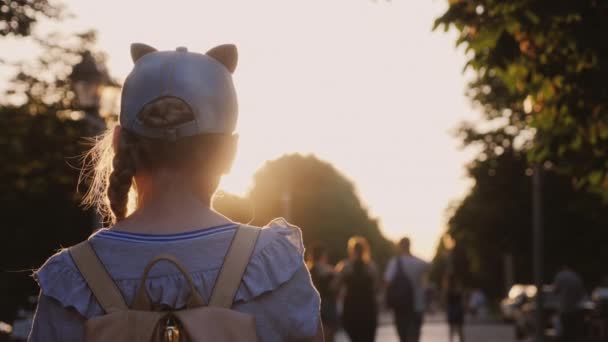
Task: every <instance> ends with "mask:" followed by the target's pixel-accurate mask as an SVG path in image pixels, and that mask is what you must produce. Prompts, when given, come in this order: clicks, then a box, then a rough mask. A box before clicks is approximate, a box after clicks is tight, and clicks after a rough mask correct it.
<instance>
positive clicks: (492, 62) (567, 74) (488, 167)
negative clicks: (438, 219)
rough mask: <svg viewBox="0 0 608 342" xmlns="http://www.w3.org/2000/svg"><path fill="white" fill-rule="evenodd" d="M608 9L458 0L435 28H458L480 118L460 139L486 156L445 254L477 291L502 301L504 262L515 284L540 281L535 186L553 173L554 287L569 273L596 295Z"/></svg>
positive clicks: (604, 187)
mask: <svg viewBox="0 0 608 342" xmlns="http://www.w3.org/2000/svg"><path fill="white" fill-rule="evenodd" d="M607 14H608V4H606V3H605V2H601V1H594V0H584V1H562V0H557V1H554V0H550V1H547V0H542V1H529V0H516V1H493V0H450V1H449V7H448V9H447V10H446V12H445V13H444V14H443V15H442V16H441V17H439V18H438V19H437V21H436V23H435V26H436V28H439V27H443V28H445V29H446V30H447V29H450V28H452V29H455V30H456V31H457V32H458V34H459V35H458V39H457V42H456V44H457V45H463V46H464V47H465V50H466V56H467V64H466V65H465V69H469V70H472V71H473V74H474V77H473V79H472V81H471V82H470V83H469V85H468V90H467V95H468V96H469V97H470V98H471V100H472V102H473V103H474V104H475V105H476V106H477V107H478V108H479V109H481V112H482V114H483V119H482V120H481V121H480V122H474V123H472V122H465V123H463V124H462V126H461V127H460V128H459V129H458V134H457V137H458V138H459V139H460V140H461V141H462V142H463V145H464V146H465V147H469V148H476V149H478V154H477V157H476V158H475V160H473V161H472V162H471V163H470V164H469V165H468V166H467V172H468V175H469V177H470V178H472V179H473V180H474V185H473V187H472V189H471V191H470V193H469V194H468V195H466V196H465V198H464V199H463V200H462V201H460V202H459V203H456V204H454V205H453V206H452V207H451V208H450V210H449V212H448V213H449V221H448V233H449V234H450V235H451V236H453V237H454V238H455V240H456V241H457V245H456V248H455V250H454V251H452V253H448V252H447V251H445V250H444V249H445V248H444V247H443V246H440V248H439V249H438V253H437V257H436V263H435V265H436V268H435V274H434V276H435V278H439V277H440V274H441V272H440V270H445V269H446V267H448V266H447V265H446V260H447V258H446V255H448V254H452V257H451V258H450V260H451V261H450V262H451V263H452V267H454V268H455V269H456V272H458V273H459V274H461V275H463V277H464V278H466V280H467V282H468V284H469V285H471V286H481V287H483V288H484V289H485V290H486V291H488V292H489V293H491V294H493V295H494V296H498V295H500V294H503V293H504V290H505V288H504V287H505V286H504V285H505V284H504V278H503V276H504V274H503V260H504V257H505V256H507V255H511V256H513V258H514V271H515V281H518V282H526V283H530V282H531V281H532V263H531V260H532V233H531V232H532V212H531V207H532V203H531V201H532V184H531V177H530V175H531V174H532V170H533V167H532V165H534V164H535V163H540V164H542V165H543V169H544V172H543V174H544V177H543V178H544V185H543V188H542V193H543V197H544V203H543V204H544V220H545V231H546V233H545V241H544V243H545V245H546V250H545V253H544V259H545V265H546V277H545V278H546V279H545V281H547V282H548V281H550V280H551V275H552V273H553V272H555V271H556V269H557V267H558V266H560V265H561V264H564V263H567V264H570V265H572V266H574V268H575V269H576V270H578V271H579V272H581V273H582V274H583V275H584V277H585V280H586V281H587V285H588V286H593V285H595V284H597V283H598V281H599V277H600V276H601V274H599V271H598V269H599V268H600V265H602V264H603V263H605V262H606V260H608V255H606V254H605V253H604V252H603V248H602V246H603V245H605V244H606V242H608V232H607V231H606V229H605V228H606V226H607V225H608V216H607V215H606V214H605V213H606V202H605V201H606V199H608V196H607V195H608V181H607V177H606V175H607V171H608V158H607V154H608V108H606V103H607V100H608V88H607V87H606V86H605V81H604V80H605V79H606V76H607V75H608V74H607V72H608V71H607V70H608V69H607V68H606V66H607V64H608V40H607V39H608V36H606V35H604V34H603V33H601V32H605V31H606V29H607V28H608V27H607V25H608V20H606V19H608V18H607Z"/></svg>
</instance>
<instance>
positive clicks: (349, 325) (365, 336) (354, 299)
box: [336, 236, 379, 342]
mask: <svg viewBox="0 0 608 342" xmlns="http://www.w3.org/2000/svg"><path fill="white" fill-rule="evenodd" d="M348 256H349V258H348V259H347V260H345V261H342V262H341V263H340V264H338V266H337V267H336V268H337V270H338V274H339V276H338V286H339V287H341V288H342V290H343V293H344V299H343V309H342V323H343V325H344V330H346V333H347V335H348V337H349V338H350V340H351V341H353V342H358V341H360V342H371V341H374V339H375V338H376V328H377V326H378V304H377V300H376V294H377V293H378V285H379V278H378V277H379V275H378V269H377V268H376V265H375V263H374V262H373V261H372V260H371V256H370V250H369V244H368V243H367V240H365V238H363V237H360V236H355V237H352V238H350V239H349V240H348Z"/></svg>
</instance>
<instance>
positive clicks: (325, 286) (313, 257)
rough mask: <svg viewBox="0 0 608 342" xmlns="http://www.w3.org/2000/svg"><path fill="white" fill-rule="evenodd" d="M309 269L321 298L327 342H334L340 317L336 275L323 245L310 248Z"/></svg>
mask: <svg viewBox="0 0 608 342" xmlns="http://www.w3.org/2000/svg"><path fill="white" fill-rule="evenodd" d="M308 267H309V270H310V276H311V278H312V282H313V284H314V285H315V288H316V289H317V291H319V295H320V296H321V322H322V323H323V335H324V336H325V342H333V341H334V337H335V335H336V331H337V330H338V325H339V317H338V308H337V307H336V288H335V282H336V273H335V272H334V268H333V266H331V265H330V264H329V263H328V262H327V249H326V248H325V246H324V245H323V244H321V243H316V244H314V245H312V246H311V247H310V254H309V256H308Z"/></svg>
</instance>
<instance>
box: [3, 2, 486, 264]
mask: <svg viewBox="0 0 608 342" xmlns="http://www.w3.org/2000/svg"><path fill="white" fill-rule="evenodd" d="M63 3H65V5H66V6H67V8H68V9H69V10H70V12H72V13H73V14H74V15H75V17H74V18H72V19H69V20H66V21H63V22H61V23H58V24H43V25H41V26H39V28H38V32H41V33H44V31H49V32H50V31H53V30H61V31H64V32H78V31H83V30H86V29H90V28H93V29H96V30H97V31H98V34H99V43H98V46H99V48H100V49H101V50H103V51H105V52H106V53H107V54H108V57H109V59H108V68H109V70H110V72H111V74H112V75H113V76H115V77H116V78H117V79H119V80H122V79H124V78H125V77H126V75H127V74H128V72H129V71H130V69H131V67H132V65H133V63H132V61H131V59H130V55H129V45H130V44H131V43H133V42H142V43H146V44H149V45H152V46H154V47H156V48H158V49H161V50H163V49H164V50H167V49H174V48H176V47H178V46H186V47H188V48H189V50H190V51H200V52H205V51H207V50H208V49H210V48H212V47H213V46H215V45H218V44H222V43H234V44H236V45H237V47H238V49H239V64H238V67H237V69H236V72H235V73H234V82H235V86H236V88H237V93H238V96H239V108H240V118H239V124H238V129H237V130H238V133H239V135H240V150H239V152H238V155H237V159H236V161H235V164H234V167H233V170H232V173H231V174H230V175H229V176H228V177H226V178H225V179H224V180H223V182H222V186H221V187H222V188H223V189H224V190H226V191H227V192H232V193H236V194H244V193H245V192H246V191H247V189H248V188H249V187H250V186H251V176H252V175H253V173H254V172H255V170H257V169H258V168H260V167H261V166H262V165H263V163H264V162H265V161H266V160H270V159H274V158H277V157H279V156H281V155H282V154H285V153H292V152H299V153H303V154H309V153H312V154H315V155H316V156H318V157H319V158H321V159H323V160H326V161H329V162H331V163H332V164H333V165H334V166H335V167H336V168H337V169H338V170H340V171H341V172H342V173H343V174H344V175H345V176H346V177H347V178H348V179H350V180H351V181H353V182H354V184H355V185H356V188H357V191H358V194H359V196H360V198H361V200H362V202H363V203H364V205H365V206H366V207H367V208H368V209H369V211H370V213H371V215H372V216H374V217H377V218H378V219H379V221H380V224H381V229H382V231H383V233H384V234H385V235H386V236H387V237H388V238H391V239H398V238H400V237H401V236H403V235H408V236H410V237H411V239H412V243H413V246H412V248H413V252H414V253H415V254H418V255H420V256H421V257H423V258H427V259H430V258H432V256H433V255H434V251H435V248H436V246H437V243H438V241H439V237H440V236H441V234H442V233H443V232H444V231H445V228H446V227H445V221H446V215H445V213H446V208H447V207H448V205H449V204H450V203H451V202H453V201H454V200H458V199H460V198H462V197H463V196H464V194H466V192H467V190H468V189H469V187H470V181H469V180H467V179H466V177H465V170H464V165H465V163H466V162H467V161H468V160H470V159H471V156H472V154H471V152H470V151H462V150H460V148H459V142H458V140H457V139H455V138H454V137H453V136H452V134H451V133H452V132H453V130H454V129H455V127H456V126H457V125H458V123H459V122H460V121H462V120H465V119H475V118H477V115H476V113H475V111H474V110H473V108H472V107H471V105H470V102H469V100H468V99H467V98H466V97H465V96H464V89H465V85H466V79H467V76H466V75H464V74H463V73H462V68H463V66H464V64H465V59H464V53H463V51H462V49H456V48H455V45H454V43H455V40H456V38H455V37H456V35H455V32H448V33H444V32H443V30H438V31H436V32H432V31H431V29H432V26H433V21H434V19H435V18H436V17H438V16H439V15H440V14H441V13H442V12H443V11H444V10H445V8H446V6H447V0H392V1H382V0H306V1H295V0H293V1H292V0H256V1H251V0H249V1H247V0H242V1H236V0H234V1H233V0H221V1H210V0H192V1H185V0H175V1H170V2H169V1H156V0H146V1H144V0H136V1H135V0H130V1H123V0H104V1H84V0H81V1H77V0H64V1H63ZM19 44H20V43H18V42H10V41H5V42H4V43H3V44H0V51H5V52H6V55H9V56H5V55H4V53H3V56H1V57H3V58H7V57H8V59H9V60H10V58H11V57H13V58H14V57H17V55H18V54H20V53H21V54H23V53H24V52H23V51H26V50H27V48H26V47H20V46H19ZM3 46H4V47H3ZM9 46H12V47H13V48H11V49H8V48H7V47H9ZM9 50H10V52H9Z"/></svg>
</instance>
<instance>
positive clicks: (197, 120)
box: [29, 44, 323, 342]
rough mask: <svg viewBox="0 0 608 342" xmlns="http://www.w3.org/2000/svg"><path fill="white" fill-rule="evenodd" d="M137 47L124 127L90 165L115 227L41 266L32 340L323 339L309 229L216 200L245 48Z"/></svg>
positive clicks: (232, 144)
mask: <svg viewBox="0 0 608 342" xmlns="http://www.w3.org/2000/svg"><path fill="white" fill-rule="evenodd" d="M131 56H132V58H133V61H134V63H135V65H134V67H133V70H132V71H131V73H130V74H129V75H128V77H127V78H126V80H125V83H124V87H123V89H122V101H121V111H120V117H119V121H120V124H119V125H117V126H116V127H115V128H113V129H109V130H108V132H107V133H106V134H105V136H103V138H101V139H100V140H99V141H98V142H97V144H96V145H95V147H93V149H92V151H91V152H90V154H89V156H90V157H91V158H92V159H93V161H92V164H91V165H88V166H87V167H85V170H89V171H91V172H92V174H90V175H88V178H86V176H87V175H85V179H90V184H91V188H90V190H89V192H88V194H87V197H86V199H87V203H89V204H96V205H97V206H98V208H99V210H100V212H101V213H103V214H106V216H107V219H108V220H109V222H110V227H109V228H104V229H101V230H99V231H97V232H95V233H94V234H93V235H91V236H90V237H89V238H88V239H87V240H86V241H84V242H82V243H80V244H77V245H76V246H73V247H71V248H68V249H63V250H61V251H60V252H58V253H57V254H55V255H53V256H52V257H51V258H49V259H48V260H47V261H46V263H45V264H44V265H43V266H42V267H41V268H40V269H38V270H37V271H36V272H35V275H34V276H35V279H36V281H37V282H38V284H39V286H40V296H39V304H38V308H37V312H36V314H35V318H34V322H33V327H32V331H31V334H30V337H29V340H30V341H33V342H38V341H44V342H53V341H63V342H71V341H87V342H97V341H112V342H127V341H134V342H143V341H154V342H160V341H163V342H186V341H188V342H200V341H322V340H323V333H322V327H321V324H320V317H319V316H320V315H319V307H320V299H319V296H318V294H317V292H316V291H315V289H314V287H313V285H312V282H311V279H310V274H309V272H308V269H307V268H306V265H305V263H304V256H303V253H304V247H303V244H302V235H301V231H300V230H299V228H297V227H295V226H293V225H291V224H289V223H287V222H286V221H285V220H283V219H277V220H274V221H272V222H271V223H270V224H268V225H267V226H266V227H265V228H264V229H260V228H258V227H253V226H249V225H243V224H240V223H236V222H233V221H231V220H229V219H228V218H226V217H224V216H222V215H220V214H219V213H217V212H215V211H214V210H213V209H211V198H212V196H213V194H214V192H215V191H216V189H217V187H218V184H219V181H220V178H221V176H222V175H223V174H226V173H227V172H228V171H229V170H230V167H231V163H232V160H233V158H234V155H235V152H236V144H237V135H236V134H235V133H234V130H235V127H236V121H237V100H236V94H235V89H234V86H233V82H232V73H233V72H234V71H235V68H236V64H237V50H236V47H235V46H234V45H221V46H218V47H215V48H213V49H211V50H209V51H208V52H207V53H205V54H201V53H194V52H188V50H187V49H186V48H183V47H180V48H177V49H176V50H175V51H157V50H156V49H154V48H152V47H150V46H147V45H144V44H133V45H132V46H131ZM83 229H87V227H83Z"/></svg>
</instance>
